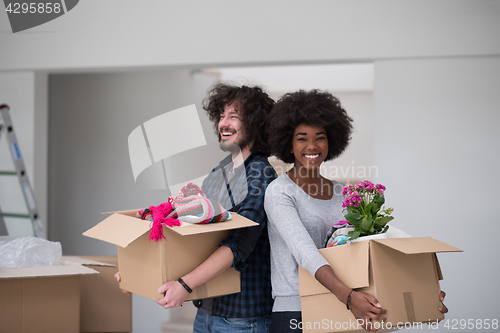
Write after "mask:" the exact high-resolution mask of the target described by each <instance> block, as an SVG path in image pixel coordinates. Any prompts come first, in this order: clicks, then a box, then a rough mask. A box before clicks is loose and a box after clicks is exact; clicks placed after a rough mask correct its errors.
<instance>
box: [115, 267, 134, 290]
mask: <svg viewBox="0 0 500 333" xmlns="http://www.w3.org/2000/svg"><path fill="white" fill-rule="evenodd" d="M115 279H116V281H118V282H120V281H121V279H122V277H121V276H120V272H116V274H115ZM122 291H123V293H124V294H130V291H126V290H125V289H122Z"/></svg>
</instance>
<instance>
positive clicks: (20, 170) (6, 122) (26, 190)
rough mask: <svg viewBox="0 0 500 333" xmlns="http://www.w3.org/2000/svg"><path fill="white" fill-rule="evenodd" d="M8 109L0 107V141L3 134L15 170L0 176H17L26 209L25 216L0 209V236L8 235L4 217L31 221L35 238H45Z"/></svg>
mask: <svg viewBox="0 0 500 333" xmlns="http://www.w3.org/2000/svg"><path fill="white" fill-rule="evenodd" d="M9 110H10V109H9V107H8V106H7V105H6V104H2V105H0V140H2V136H3V135H4V133H5V137H6V138H7V144H8V146H9V147H8V148H9V151H10V155H11V157H12V161H13V162H14V166H15V170H13V171H3V170H0V176H10V177H13V176H17V178H18V179H19V184H20V185H21V189H22V192H23V196H24V200H25V203H26V207H27V208H28V213H27V214H20V213H7V212H3V211H2V209H1V207H0V236H4V235H8V230H7V226H6V224H5V219H4V218H5V217H11V218H12V217H13V218H24V219H29V220H30V221H31V225H32V226H33V232H34V235H35V236H36V237H40V238H44V239H46V238H47V235H46V233H45V230H44V229H43V225H42V220H41V219H40V216H39V214H38V209H37V206H36V202H35V196H34V195H33V190H32V188H31V185H30V182H29V179H28V174H27V172H26V168H25V167H24V161H23V158H22V155H21V150H20V148H19V143H18V141H17V138H16V133H15V132H14V126H13V125H12V120H11V118H10V114H9Z"/></svg>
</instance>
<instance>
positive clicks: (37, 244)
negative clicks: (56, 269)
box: [0, 236, 62, 268]
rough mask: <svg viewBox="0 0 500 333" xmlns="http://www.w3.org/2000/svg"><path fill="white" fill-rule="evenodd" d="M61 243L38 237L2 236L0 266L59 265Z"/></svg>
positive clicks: (0, 239) (0, 238)
mask: <svg viewBox="0 0 500 333" xmlns="http://www.w3.org/2000/svg"><path fill="white" fill-rule="evenodd" d="M61 256H62V248H61V243H59V242H50V241H48V240H45V239H42V238H36V237H17V238H14V237H8V236H7V237H0V268H19V267H34V266H59V260H60V259H61Z"/></svg>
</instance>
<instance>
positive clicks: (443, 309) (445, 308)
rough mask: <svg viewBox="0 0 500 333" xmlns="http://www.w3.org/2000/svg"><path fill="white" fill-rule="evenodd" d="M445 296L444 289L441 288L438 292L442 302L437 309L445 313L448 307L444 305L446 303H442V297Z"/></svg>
mask: <svg viewBox="0 0 500 333" xmlns="http://www.w3.org/2000/svg"><path fill="white" fill-rule="evenodd" d="M445 297H446V293H445V292H444V291H442V290H441V292H440V293H439V300H440V301H441V303H442V304H443V305H442V306H440V307H438V310H439V311H441V313H443V314H444V313H446V312H448V308H447V307H446V305H444V303H443V302H444V298H445Z"/></svg>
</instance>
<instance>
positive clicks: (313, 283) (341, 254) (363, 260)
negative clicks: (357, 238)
mask: <svg viewBox="0 0 500 333" xmlns="http://www.w3.org/2000/svg"><path fill="white" fill-rule="evenodd" d="M369 244H370V242H356V243H351V244H344V245H339V246H334V247H331V248H326V249H320V250H319V252H320V253H321V254H322V255H323V257H325V259H326V260H327V261H328V263H329V264H330V266H331V267H332V269H333V272H334V273H335V275H337V277H338V278H339V280H340V281H342V282H343V283H344V284H345V285H347V286H348V287H349V288H352V289H355V288H363V287H368V286H369V285H370V279H369V278H370V276H369V258H370V256H369ZM299 282H300V284H299V292H300V296H308V295H317V294H323V293H329V292H330V291H329V290H328V289H326V288H325V287H324V286H323V285H322V284H321V283H320V282H319V281H318V280H316V279H315V278H314V277H313V276H312V275H311V274H310V273H309V272H308V271H306V270H305V269H303V268H302V267H299Z"/></svg>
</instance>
